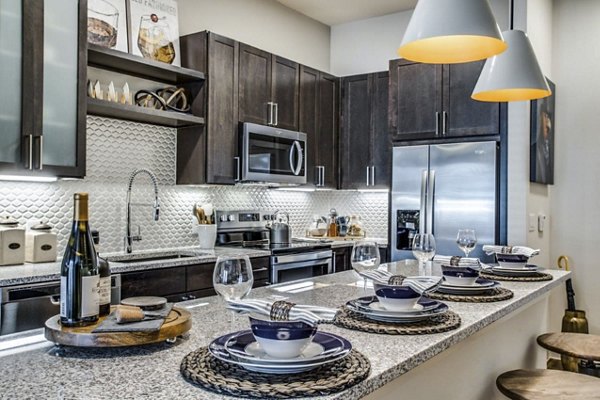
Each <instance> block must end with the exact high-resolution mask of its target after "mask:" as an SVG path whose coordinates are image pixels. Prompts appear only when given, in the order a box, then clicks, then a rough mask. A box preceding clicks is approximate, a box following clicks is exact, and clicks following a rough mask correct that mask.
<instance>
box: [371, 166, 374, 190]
mask: <svg viewBox="0 0 600 400" xmlns="http://www.w3.org/2000/svg"><path fill="white" fill-rule="evenodd" d="M371 185H373V186H375V166H374V165H373V166H372V167H371Z"/></svg>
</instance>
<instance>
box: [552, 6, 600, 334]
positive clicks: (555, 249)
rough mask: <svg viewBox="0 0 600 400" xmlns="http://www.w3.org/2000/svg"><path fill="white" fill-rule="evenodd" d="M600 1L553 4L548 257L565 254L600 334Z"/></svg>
mask: <svg viewBox="0 0 600 400" xmlns="http://www.w3.org/2000/svg"><path fill="white" fill-rule="evenodd" d="M598 16H600V2H599V1H597V0H578V1H567V0H556V1H555V2H554V18H553V21H554V43H553V44H554V46H553V48H554V52H553V57H552V72H553V77H554V80H555V83H556V86H557V88H556V92H557V96H556V105H555V106H556V116H555V118H556V120H555V125H556V130H555V132H556V136H555V140H556V142H555V147H556V153H555V168H554V171H555V172H554V173H555V176H554V179H555V185H554V187H553V188H552V202H551V209H552V214H553V216H554V221H553V223H552V226H551V248H552V258H553V259H556V257H558V256H559V255H560V254H566V255H568V256H569V258H570V259H571V266H572V268H573V270H574V276H573V284H574V286H575V293H576V294H577V295H578V296H577V302H578V303H577V305H578V308H580V309H584V310H587V312H588V318H589V322H590V332H591V333H596V334H600V308H599V307H598V305H600V290H598V283H599V282H600V266H599V265H598V259H599V257H598V254H599V253H598V251H599V248H600V207H598V199H599V198H600V173H599V172H600V168H599V167H600V163H599V161H598V160H599V157H598V153H599V149H600V134H599V133H598V127H599V126H600V113H599V112H598V93H599V92H600V82H599V81H598V79H597V76H598V71H600V51H599V49H600V47H599V46H598V38H599V37H600V24H598Z"/></svg>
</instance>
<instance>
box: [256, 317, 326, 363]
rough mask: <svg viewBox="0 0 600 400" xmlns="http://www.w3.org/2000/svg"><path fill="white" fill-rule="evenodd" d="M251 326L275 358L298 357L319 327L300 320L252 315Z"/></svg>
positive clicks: (257, 337)
mask: <svg viewBox="0 0 600 400" xmlns="http://www.w3.org/2000/svg"><path fill="white" fill-rule="evenodd" d="M249 319H250V328H251V329H252V334H253V335H254V338H255V339H256V341H257V342H258V343H259V344H260V347H262V348H263V350H264V351H265V353H267V354H268V355H269V356H271V357H273V358H284V359H285V358H294V357H298V356H299V355H300V353H302V350H304V349H305V348H306V346H308V344H309V343H310V342H311V341H312V338H313V336H315V334H316V333H317V327H316V326H312V325H309V324H307V323H304V322H299V321H271V320H269V319H268V318H267V317H265V318H263V317H262V316H256V315H253V316H250V317H249Z"/></svg>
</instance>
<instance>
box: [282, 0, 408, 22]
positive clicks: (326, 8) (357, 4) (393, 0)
mask: <svg viewBox="0 0 600 400" xmlns="http://www.w3.org/2000/svg"><path fill="white" fill-rule="evenodd" d="M277 1H278V2H279V3H281V4H283V5H284V6H286V7H288V8H291V9H293V10H296V11H298V12H299V13H302V14H304V15H306V16H309V17H310V18H312V19H315V20H317V21H319V22H322V23H324V24H325V25H330V26H331V25H337V24H341V23H344V22H350V21H356V20H359V19H365V18H371V17H379V16H381V15H386V14H392V13H395V12H400V11H406V10H410V9H413V8H415V5H416V4H417V0H277Z"/></svg>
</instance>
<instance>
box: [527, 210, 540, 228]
mask: <svg viewBox="0 0 600 400" xmlns="http://www.w3.org/2000/svg"><path fill="white" fill-rule="evenodd" d="M528 220H529V221H528V225H529V232H535V230H536V229H537V228H538V219H537V216H536V215H535V214H529V218H528Z"/></svg>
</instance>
